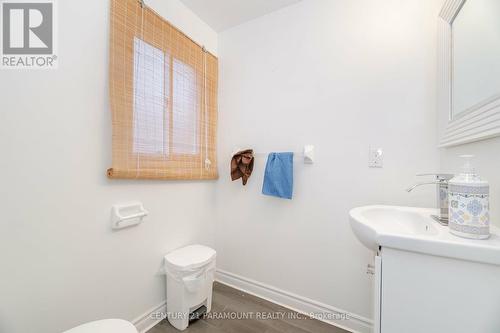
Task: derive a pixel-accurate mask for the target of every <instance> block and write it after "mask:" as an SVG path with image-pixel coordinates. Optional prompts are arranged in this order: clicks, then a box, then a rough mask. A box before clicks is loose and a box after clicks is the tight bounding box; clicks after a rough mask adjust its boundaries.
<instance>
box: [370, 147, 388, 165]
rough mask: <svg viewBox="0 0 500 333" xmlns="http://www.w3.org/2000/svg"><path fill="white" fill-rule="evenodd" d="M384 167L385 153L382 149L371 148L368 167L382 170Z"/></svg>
mask: <svg viewBox="0 0 500 333" xmlns="http://www.w3.org/2000/svg"><path fill="white" fill-rule="evenodd" d="M383 166H384V151H383V150H382V148H372V147H370V148H369V151H368V167H370V168H382V167H383Z"/></svg>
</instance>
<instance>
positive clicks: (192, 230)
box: [0, 0, 217, 333]
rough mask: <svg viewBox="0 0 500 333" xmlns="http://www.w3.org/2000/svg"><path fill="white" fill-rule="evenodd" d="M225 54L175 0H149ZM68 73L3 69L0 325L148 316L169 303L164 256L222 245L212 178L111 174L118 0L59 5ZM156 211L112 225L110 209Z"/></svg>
mask: <svg viewBox="0 0 500 333" xmlns="http://www.w3.org/2000/svg"><path fill="white" fill-rule="evenodd" d="M146 3H147V4H149V5H150V6H151V7H153V8H154V9H155V10H157V11H158V12H159V13H160V14H162V15H163V16H165V17H167V18H168V19H170V20H171V21H172V22H173V24H175V25H177V26H178V27H179V28H181V29H182V30H183V31H185V32H187V33H188V34H190V35H191V36H192V37H193V38H194V39H195V40H197V41H198V42H199V43H201V44H205V45H207V48H209V50H211V51H212V52H214V53H216V51H217V50H216V47H217V34H216V33H215V32H214V31H213V30H211V29H210V28H208V27H207V26H206V25H205V24H204V23H203V22H201V21H200V20H199V19H198V18H197V17H195V16H194V15H193V14H190V12H189V11H188V10H187V9H186V8H185V7H184V6H183V5H182V4H181V3H180V2H178V1H177V0H146ZM58 7H59V11H58V15H57V19H58V20H59V35H58V38H59V61H60V62H59V68H58V69H57V70H52V71H17V70H11V71H7V70H4V71H2V73H1V74H0V88H1V90H2V97H1V98H0V152H1V158H0V170H1V172H0V184H1V186H0V198H1V203H0V205H1V207H2V218H1V222H0V227H1V230H0V280H1V283H0V332H2V333H34V332H36V333H55V332H61V331H63V330H65V329H68V328H70V327H72V326H75V325H77V324H80V323H82V322H85V321H91V320H96V319H102V318H110V317H118V318H124V319H128V320H133V319H134V318H136V317H138V316H140V315H142V314H143V313H145V312H146V311H148V310H149V309H151V308H152V307H155V306H157V305H159V304H161V303H162V302H163V301H164V299H165V292H164V278H163V276H161V275H159V274H158V270H159V268H160V265H161V264H162V260H163V255H164V254H165V253H166V252H168V251H169V250H171V249H174V248H177V247H179V246H182V245H185V244H188V243H192V242H197V243H198V242H199V243H205V244H208V245H213V244H214V235H213V230H214V224H213V219H211V218H209V216H210V213H209V212H211V211H212V210H213V203H214V201H213V196H214V182H163V181H132V180H130V181H125V180H124V181H121V180H108V179H107V178H106V169H107V168H108V167H110V166H111V117H110V111H109V105H108V84H107V80H108V38H109V37H108V25H109V1H102V0H87V1H79V2H75V1H58ZM131 200H141V201H142V202H143V203H144V205H145V207H146V209H148V210H149V211H150V213H151V214H150V216H149V217H148V218H147V219H146V220H145V222H144V223H143V224H142V225H140V226H137V227H134V228H130V229H127V230H122V231H119V232H112V231H111V227H110V211H111V205H113V204H115V203H121V202H127V201H131Z"/></svg>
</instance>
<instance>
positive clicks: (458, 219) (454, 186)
mask: <svg viewBox="0 0 500 333" xmlns="http://www.w3.org/2000/svg"><path fill="white" fill-rule="evenodd" d="M460 157H461V158H463V159H464V166H463V168H462V173H460V174H459V175H457V176H455V177H454V178H452V179H451V180H450V182H449V207H450V210H449V221H450V222H449V228H450V232H451V233H452V234H454V235H457V236H460V237H464V238H472V239H487V238H489V237H490V212H489V208H490V206H489V192H490V187H489V185H488V182H487V181H486V180H483V179H481V178H480V177H479V176H478V175H477V174H476V172H475V170H474V168H473V167H472V162H471V160H472V158H473V157H474V156H473V155H462V156H460Z"/></svg>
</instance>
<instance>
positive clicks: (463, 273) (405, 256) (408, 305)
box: [373, 247, 500, 333]
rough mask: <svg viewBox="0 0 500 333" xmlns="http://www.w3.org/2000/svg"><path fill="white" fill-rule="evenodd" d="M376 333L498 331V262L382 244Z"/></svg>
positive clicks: (377, 265)
mask: <svg viewBox="0 0 500 333" xmlns="http://www.w3.org/2000/svg"><path fill="white" fill-rule="evenodd" d="M374 299H375V316H374V317H375V318H374V326H375V327H374V330H373V332H374V333H499V332H500V265H494V264H485V263H479V262H473V261H466V260H457V259H452V258H446V257H441V256H435V255H429V254H423V253H418V252H410V251H404V250H398V249H393V248H389V247H381V249H380V251H379V252H378V255H377V257H376V260H375V297H374Z"/></svg>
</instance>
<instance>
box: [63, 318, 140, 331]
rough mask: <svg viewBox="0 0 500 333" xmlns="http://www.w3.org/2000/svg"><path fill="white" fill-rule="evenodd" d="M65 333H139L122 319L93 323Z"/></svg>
mask: <svg viewBox="0 0 500 333" xmlns="http://www.w3.org/2000/svg"><path fill="white" fill-rule="evenodd" d="M63 333H137V329H136V328H135V326H134V325H132V324H131V323H129V322H128V321H125V320H121V319H105V320H98V321H93V322H90V323H87V324H83V325H80V326H78V327H75V328H72V329H70V330H69V331H65V332H63Z"/></svg>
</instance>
